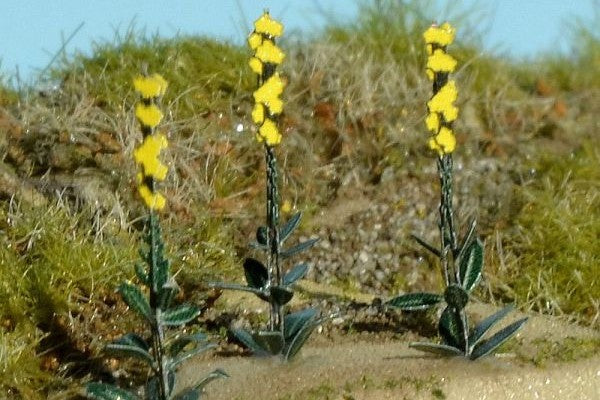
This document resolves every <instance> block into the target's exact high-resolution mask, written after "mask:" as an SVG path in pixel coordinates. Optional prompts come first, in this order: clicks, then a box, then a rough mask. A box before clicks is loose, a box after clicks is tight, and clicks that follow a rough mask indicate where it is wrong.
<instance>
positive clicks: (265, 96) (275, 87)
mask: <svg viewBox="0 0 600 400" xmlns="http://www.w3.org/2000/svg"><path fill="white" fill-rule="evenodd" d="M284 86H285V85H284V83H283V80H282V79H281V78H280V77H279V74H278V73H275V74H274V75H273V76H271V77H270V78H269V79H267V81H266V82H265V83H264V84H263V85H262V86H261V87H259V88H258V89H256V91H255V92H254V101H255V102H256V103H263V104H264V105H266V106H267V107H268V108H269V111H270V112H271V114H273V115H275V114H280V113H281V111H283V102H282V101H281V99H280V98H279V96H280V95H281V93H282V92H283V87H284Z"/></svg>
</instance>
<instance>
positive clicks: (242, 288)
mask: <svg viewBox="0 0 600 400" xmlns="http://www.w3.org/2000/svg"><path fill="white" fill-rule="evenodd" d="M208 286H209V287H211V288H216V289H225V290H239V291H242V292H250V293H254V294H255V295H257V296H258V297H259V298H260V299H262V300H264V301H269V296H268V295H267V293H265V291H264V290H262V289H255V288H253V287H250V286H242V285H236V284H235V283H224V282H210V283H209V284H208Z"/></svg>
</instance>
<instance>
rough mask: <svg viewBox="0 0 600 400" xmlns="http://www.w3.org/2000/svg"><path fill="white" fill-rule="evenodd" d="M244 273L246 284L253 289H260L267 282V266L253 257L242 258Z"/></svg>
mask: <svg viewBox="0 0 600 400" xmlns="http://www.w3.org/2000/svg"><path fill="white" fill-rule="evenodd" d="M244 273H245V275H246V282H248V286H250V287H253V288H255V289H261V288H263V287H264V286H265V285H266V284H267V280H268V279H269V274H268V272H267V268H265V266H264V265H263V264H262V263H261V262H260V261H258V260H255V259H254V258H246V259H245V260H244Z"/></svg>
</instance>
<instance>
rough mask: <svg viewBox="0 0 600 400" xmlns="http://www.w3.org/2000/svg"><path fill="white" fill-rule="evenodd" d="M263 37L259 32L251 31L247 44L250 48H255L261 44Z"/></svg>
mask: <svg viewBox="0 0 600 400" xmlns="http://www.w3.org/2000/svg"><path fill="white" fill-rule="evenodd" d="M262 41H263V37H262V35H261V34H260V33H256V32H252V33H251V34H250V36H248V45H249V46H250V48H251V49H252V50H256V49H257V48H258V46H260V45H261V44H262Z"/></svg>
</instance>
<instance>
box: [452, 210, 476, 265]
mask: <svg viewBox="0 0 600 400" xmlns="http://www.w3.org/2000/svg"><path fill="white" fill-rule="evenodd" d="M476 227H477V220H476V219H472V220H471V223H470V224H469V230H468V231H467V234H466V235H465V237H464V239H463V242H462V245H461V246H460V251H459V252H458V255H457V256H456V259H457V260H460V259H461V258H462V257H463V256H464V255H465V251H466V250H467V249H468V248H469V245H470V244H471V242H472V241H473V239H474V238H475V228H476Z"/></svg>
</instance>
